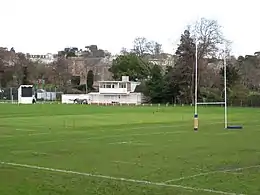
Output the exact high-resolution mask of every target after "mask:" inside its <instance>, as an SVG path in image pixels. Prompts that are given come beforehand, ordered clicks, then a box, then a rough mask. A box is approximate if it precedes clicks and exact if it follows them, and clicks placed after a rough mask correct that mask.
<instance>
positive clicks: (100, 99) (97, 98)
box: [88, 76, 142, 105]
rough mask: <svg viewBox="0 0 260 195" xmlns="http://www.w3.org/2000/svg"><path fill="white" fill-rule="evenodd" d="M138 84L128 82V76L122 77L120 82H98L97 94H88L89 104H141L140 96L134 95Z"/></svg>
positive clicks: (139, 94)
mask: <svg viewBox="0 0 260 195" xmlns="http://www.w3.org/2000/svg"><path fill="white" fill-rule="evenodd" d="M137 85H140V82H133V81H129V76H122V80H121V81H100V82H99V92H96V93H94V92H92V93H89V94H88V95H89V103H90V104H134V105H139V104H141V103H142V102H141V101H142V94H141V93H135V92H134V91H135V88H136V86H137Z"/></svg>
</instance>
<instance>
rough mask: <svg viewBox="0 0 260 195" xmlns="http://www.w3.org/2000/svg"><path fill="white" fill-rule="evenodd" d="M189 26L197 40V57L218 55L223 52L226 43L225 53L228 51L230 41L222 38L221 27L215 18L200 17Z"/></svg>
mask: <svg viewBox="0 0 260 195" xmlns="http://www.w3.org/2000/svg"><path fill="white" fill-rule="evenodd" d="M189 28H190V29H191V30H190V31H191V32H192V36H193V37H194V39H196V40H197V41H198V58H199V59H202V58H211V57H218V56H219V54H220V53H223V48H224V45H226V51H225V52H226V53H229V52H230V48H231V47H230V46H231V42H230V41H228V40H227V39H225V38H224V35H223V32H222V27H221V26H220V25H219V24H218V21H217V20H209V19H206V18H201V19H200V20H199V21H196V22H195V23H194V24H193V25H190V26H189Z"/></svg>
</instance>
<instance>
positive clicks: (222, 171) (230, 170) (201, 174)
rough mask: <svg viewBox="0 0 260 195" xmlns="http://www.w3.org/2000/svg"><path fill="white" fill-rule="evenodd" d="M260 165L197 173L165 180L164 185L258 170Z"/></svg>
mask: <svg viewBox="0 0 260 195" xmlns="http://www.w3.org/2000/svg"><path fill="white" fill-rule="evenodd" d="M259 167H260V165H254V166H248V167H241V168H235V169H225V170H219V171H209V172H205V173H199V174H196V175H191V176H186V177H180V178H177V179H171V180H167V181H165V182H164V183H171V182H175V181H181V180H186V179H190V178H195V177H199V176H205V175H210V174H214V173H229V172H231V173H232V172H236V171H242V170H246V169H252V168H259Z"/></svg>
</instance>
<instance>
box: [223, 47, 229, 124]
mask: <svg viewBox="0 0 260 195" xmlns="http://www.w3.org/2000/svg"><path fill="white" fill-rule="evenodd" d="M223 61H224V63H223V64H224V70H223V71H224V93H225V95H224V96H225V97H224V99H225V101H224V103H225V108H224V109H225V113H224V121H225V129H227V127H228V118H227V59H226V46H225V47H224V60H223Z"/></svg>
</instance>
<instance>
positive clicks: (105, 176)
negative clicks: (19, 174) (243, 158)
mask: <svg viewBox="0 0 260 195" xmlns="http://www.w3.org/2000/svg"><path fill="white" fill-rule="evenodd" d="M0 164H2V165H9V166H14V167H22V168H28V169H36V170H42V171H51V172H56V173H64V174H73V175H82V176H87V177H94V178H99V179H108V180H114V181H124V182H131V183H139V184H146V185H152V186H163V187H173V188H180V189H185V190H192V191H201V192H210V193H215V194H223V195H243V194H236V193H232V192H224V191H218V190H212V189H205V188H195V187H189V186H183V185H173V184H166V183H161V182H151V181H146V180H135V179H128V178H122V177H121V178H119V177H113V176H107V175H97V174H91V173H83V172H76V171H70V170H64V169H54V168H47V167H41V166H34V165H28V164H18V163H11V162H3V161H0Z"/></svg>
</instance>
